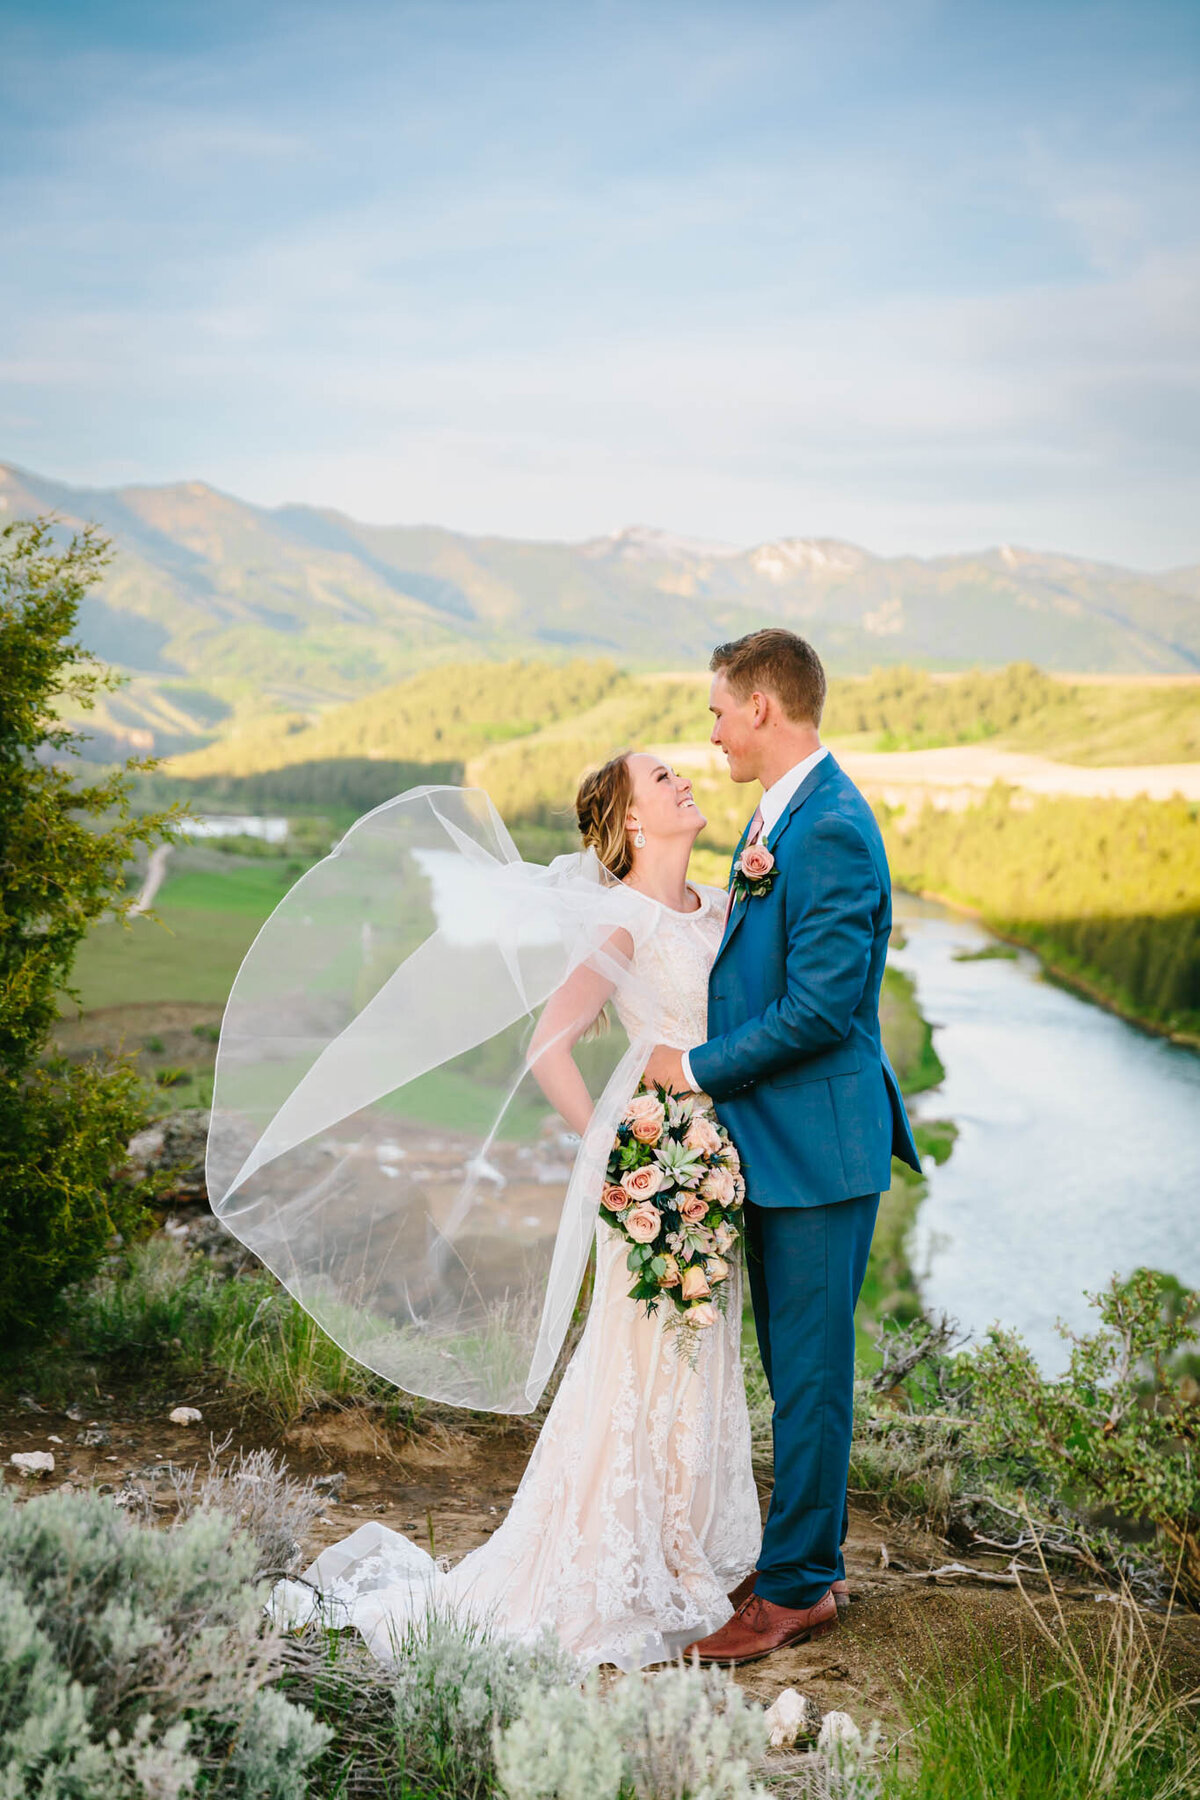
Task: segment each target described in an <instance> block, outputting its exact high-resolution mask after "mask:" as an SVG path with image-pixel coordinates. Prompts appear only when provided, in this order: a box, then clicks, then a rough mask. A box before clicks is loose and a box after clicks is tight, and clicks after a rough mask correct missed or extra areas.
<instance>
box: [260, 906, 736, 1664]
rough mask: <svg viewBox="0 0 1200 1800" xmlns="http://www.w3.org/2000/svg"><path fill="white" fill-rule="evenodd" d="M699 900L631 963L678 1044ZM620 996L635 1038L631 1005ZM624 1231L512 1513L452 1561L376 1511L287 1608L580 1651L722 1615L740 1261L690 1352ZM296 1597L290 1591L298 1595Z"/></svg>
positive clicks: (671, 1647) (678, 1639)
mask: <svg viewBox="0 0 1200 1800" xmlns="http://www.w3.org/2000/svg"><path fill="white" fill-rule="evenodd" d="M700 893H701V900H702V905H701V907H700V909H699V911H698V912H696V913H675V912H672V911H671V909H669V908H666V907H663V908H662V909H661V915H662V916H661V919H660V921H659V924H658V926H657V927H656V929H655V930H654V932H653V933H652V934H651V936H650V937H649V939H648V941H647V942H645V943H643V944H641V945H639V947H638V950H637V953H636V959H635V960H636V966H637V969H638V973H639V975H640V976H641V977H643V978H647V977H649V978H650V979H651V980H652V982H653V985H654V987H655V989H656V990H657V992H658V997H659V999H660V1001H663V1002H669V1006H667V1007H666V1008H665V1010H666V1011H667V1012H668V1016H669V1017H670V1019H671V1023H672V1025H673V1027H674V1031H673V1036H674V1039H675V1041H676V1042H677V1043H678V1045H679V1047H680V1048H690V1047H691V1046H692V1045H694V1044H697V1043H699V1042H700V1041H701V1040H702V1038H703V1036H704V1035H705V1033H704V1026H705V1012H706V1006H707V981H708V971H709V968H710V966H711V963H712V958H713V956H714V955H715V953H716V948H717V945H718V944H719V942H720V938H721V929H722V923H723V913H724V903H725V896H724V894H723V893H722V892H720V891H719V890H715V889H702V890H700ZM617 1009H618V1012H620V1013H621V1014H622V1020H623V1023H625V1025H626V1027H627V1029H628V1030H629V1031H630V1034H631V1036H632V1035H633V1034H634V1032H635V1031H636V1028H637V1023H638V1022H637V1020H636V1019H633V1018H629V1017H627V1016H626V1013H625V1011H624V1010H623V1008H622V1002H621V996H620V995H619V994H618V996H617ZM628 1288H629V1273H628V1270H627V1268H626V1266H625V1254H624V1247H623V1242H622V1240H621V1239H620V1238H619V1237H618V1236H617V1234H616V1233H615V1232H613V1231H611V1230H610V1229H609V1228H608V1227H607V1226H606V1225H604V1224H599V1225H598V1226H597V1254H596V1278H595V1286H594V1290H593V1295H592V1301H591V1305H590V1307H589V1310H588V1315H587V1322H586V1325H585V1327H584V1332H583V1336H582V1338H581V1340H580V1343H579V1346H578V1348H577V1349H576V1351H575V1354H574V1356H573V1357H572V1358H571V1361H570V1363H569V1364H568V1366H567V1369H566V1372H565V1374H564V1376H563V1379H562V1383H561V1385H560V1387H559V1390H558V1392H557V1394H556V1395H555V1398H554V1401H553V1403H552V1405H551V1407H550V1410H549V1412H548V1414H547V1417H546V1421H545V1423H544V1425H543V1427H542V1430H541V1433H540V1435H539V1437H538V1440H537V1444H536V1445H535V1447H534V1450H533V1454H532V1456H531V1457H530V1460H529V1464H528V1466H527V1468H526V1470H525V1474H524V1476H523V1478H522V1480H521V1484H520V1486H519V1488H518V1490H517V1493H516V1495H515V1497H514V1499H513V1502H512V1506H511V1508H510V1510H509V1513H508V1516H507V1517H506V1518H505V1520H504V1521H503V1523H502V1524H501V1525H500V1526H499V1527H498V1529H497V1530H496V1531H495V1533H494V1534H493V1535H492V1536H491V1537H490V1538H489V1539H488V1540H487V1542H486V1543H484V1544H481V1545H480V1546H479V1547H478V1548H477V1549H476V1550H473V1551H471V1552H470V1554H469V1555H467V1556H466V1557H464V1558H463V1560H462V1561H461V1562H460V1563H459V1564H458V1565H457V1566H456V1567H455V1568H453V1569H451V1570H449V1571H448V1572H445V1573H443V1572H441V1571H439V1570H438V1569H437V1568H436V1566H435V1565H434V1563H433V1562H432V1561H431V1559H430V1558H429V1557H428V1556H427V1555H426V1553H425V1552H424V1551H423V1550H421V1549H420V1548H419V1547H418V1546H417V1545H415V1544H413V1543H412V1542H411V1541H410V1540H409V1539H407V1538H405V1537H403V1536H402V1535H401V1534H400V1533H398V1532H395V1531H392V1530H390V1529H389V1528H388V1527H387V1526H385V1525H381V1524H379V1523H371V1524H366V1525H363V1526H361V1527H360V1528H359V1530H358V1531H356V1532H354V1533H353V1535H352V1536H351V1537H349V1538H347V1539H345V1540H343V1542H341V1543H340V1544H336V1545H334V1546H332V1547H331V1548H330V1549H328V1550H325V1551H322V1553H321V1554H320V1556H318V1557H317V1559H316V1561H315V1562H314V1563H313V1564H312V1566H311V1568H310V1569H308V1570H307V1571H306V1573H305V1576H304V1578H303V1580H304V1582H305V1583H307V1584H310V1586H309V1588H308V1590H307V1592H306V1591H305V1589H303V1588H301V1587H300V1586H299V1584H293V1583H289V1584H285V1591H282V1592H281V1593H280V1596H279V1602H278V1605H279V1606H280V1607H282V1609H283V1611H284V1612H285V1615H286V1614H287V1613H289V1612H290V1614H291V1616H292V1617H295V1616H297V1612H298V1611H299V1612H301V1613H302V1612H303V1611H304V1610H306V1609H307V1608H308V1607H311V1604H312V1599H311V1591H312V1589H316V1590H317V1591H318V1592H319V1594H320V1596H321V1605H322V1611H323V1613H324V1616H325V1617H326V1618H327V1620H328V1622H329V1623H332V1624H338V1625H353V1626H355V1627H356V1628H357V1629H358V1630H359V1631H360V1632H361V1633H362V1635H363V1636H364V1638H365V1639H366V1641H367V1643H368V1644H369V1645H370V1647H371V1649H372V1650H373V1651H374V1652H375V1653H376V1655H378V1656H380V1657H387V1656H388V1655H390V1654H391V1651H392V1645H393V1642H394V1640H395V1638H396V1636H397V1635H398V1634H399V1633H401V1632H402V1631H403V1629H404V1627H405V1626H406V1624H408V1623H409V1622H411V1621H412V1620H413V1619H414V1618H417V1617H419V1616H420V1615H421V1614H422V1613H424V1612H426V1611H429V1610H431V1609H436V1610H437V1611H438V1612H439V1613H454V1614H456V1615H457V1616H459V1617H464V1618H466V1617H469V1618H472V1619H477V1620H480V1621H486V1622H487V1623H488V1624H489V1625H490V1626H491V1628H492V1629H494V1630H496V1631H498V1632H500V1633H501V1634H503V1635H504V1636H508V1637H514V1638H518V1639H521V1640H526V1641H528V1640H532V1639H534V1638H536V1637H538V1636H539V1635H540V1634H541V1633H542V1632H543V1631H544V1630H546V1629H547V1628H548V1629H550V1630H551V1631H553V1632H554V1633H555V1635H556V1636H557V1637H558V1639H559V1640H560V1642H561V1643H562V1645H563V1647H564V1648H565V1649H567V1650H569V1651H570V1652H572V1653H573V1654H574V1655H575V1656H577V1657H578V1658H579V1660H580V1662H581V1663H582V1664H584V1665H585V1666H589V1667H592V1666H595V1665H597V1664H599V1663H615V1664H616V1665H617V1666H618V1667H620V1668H623V1669H633V1668H639V1667H642V1666H644V1665H646V1664H648V1663H653V1662H661V1661H664V1660H666V1659H669V1658H671V1657H673V1656H675V1655H676V1654H677V1653H678V1652H679V1651H680V1650H681V1649H682V1648H683V1646H684V1645H685V1644H686V1643H688V1642H690V1641H691V1640H692V1639H693V1638H696V1637H701V1636H703V1635H705V1634H706V1633H707V1632H710V1631H713V1630H715V1629H716V1628H717V1627H718V1626H719V1625H721V1624H722V1623H724V1621H725V1620H726V1619H727V1618H728V1617H729V1615H730V1606H729V1603H728V1600H727V1598H726V1595H727V1593H728V1591H729V1589H730V1588H732V1587H733V1586H734V1585H735V1584H736V1583H737V1582H738V1581H740V1580H741V1579H742V1577H743V1576H744V1575H746V1574H747V1573H748V1572H749V1570H750V1569H752V1568H753V1567H754V1563H755V1560H756V1558H757V1555H758V1549H759V1544H760V1540H761V1535H762V1533H761V1523H760V1513H759V1504H758V1494H757V1490H756V1488H755V1484H754V1478H753V1474H752V1472H751V1465H750V1421H749V1416H748V1413H747V1409H746V1397H745V1389H744V1386H743V1380H742V1367H741V1317H742V1270H741V1267H740V1264H735V1265H734V1266H733V1267H732V1268H731V1270H730V1275H729V1280H728V1295H727V1308H726V1311H725V1312H724V1314H722V1315H719V1316H718V1318H717V1320H716V1322H715V1324H713V1325H712V1326H711V1327H710V1328H708V1329H707V1330H706V1331H705V1332H703V1333H702V1334H701V1337H700V1341H699V1344H698V1347H697V1354H696V1356H695V1358H694V1366H692V1364H691V1363H690V1362H689V1360H688V1358H687V1357H685V1356H683V1355H681V1354H680V1353H679V1350H678V1349H677V1347H676V1345H675V1343H674V1342H673V1334H672V1333H671V1331H670V1330H669V1329H668V1328H667V1327H666V1326H665V1324H664V1321H663V1319H662V1318H661V1317H658V1316H656V1317H650V1318H647V1317H646V1315H645V1313H644V1311H643V1309H642V1308H640V1307H638V1306H635V1304H634V1303H633V1302H632V1301H631V1300H630V1299H629V1297H628ZM297 1603H299V1604H297Z"/></svg>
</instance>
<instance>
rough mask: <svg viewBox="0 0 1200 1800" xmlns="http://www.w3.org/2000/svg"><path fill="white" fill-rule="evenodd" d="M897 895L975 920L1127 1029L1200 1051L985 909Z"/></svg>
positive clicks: (949, 899)
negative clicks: (1055, 957) (1130, 1027)
mask: <svg viewBox="0 0 1200 1800" xmlns="http://www.w3.org/2000/svg"><path fill="white" fill-rule="evenodd" d="M897 891H898V892H900V893H911V897H912V898H913V899H915V900H929V901H932V902H933V903H934V904H935V905H937V906H944V907H945V908H946V910H947V912H952V913H957V914H958V915H959V917H960V918H964V919H972V920H974V921H975V922H976V923H977V924H979V925H982V926H983V927H984V929H985V930H987V931H988V932H990V933H991V935H992V937H994V938H999V939H1000V941H1001V943H1003V944H1012V945H1013V946H1014V947H1015V948H1016V949H1019V950H1028V951H1029V952H1030V954H1031V955H1033V956H1036V957H1037V959H1038V962H1039V964H1040V965H1041V971H1042V974H1043V975H1044V976H1045V978H1046V980H1047V981H1053V982H1056V983H1057V984H1058V985H1059V987H1064V988H1066V989H1067V990H1068V991H1069V992H1070V993H1072V994H1078V995H1079V996H1080V998H1081V999H1083V1000H1087V1001H1090V1003H1091V1004H1092V1005H1093V1006H1099V1007H1103V1009H1104V1011H1105V1012H1109V1013H1112V1014H1113V1015H1114V1016H1115V1017H1116V1018H1118V1019H1123V1020H1124V1021H1125V1023H1126V1024H1127V1025H1133V1026H1135V1027H1136V1029H1137V1030H1138V1031H1145V1032H1147V1033H1148V1034H1149V1035H1150V1036H1151V1037H1157V1038H1165V1039H1166V1041H1167V1042H1168V1043H1171V1044H1179V1045H1181V1046H1182V1047H1183V1048H1184V1049H1185V1050H1195V1051H1200V1033H1198V1032H1193V1031H1180V1030H1178V1029H1172V1028H1171V1027H1170V1026H1168V1025H1163V1024H1160V1023H1158V1021H1157V1020H1154V1019H1148V1018H1146V1017H1145V1016H1144V1015H1143V1014H1141V1013H1139V1012H1137V1011H1136V1010H1135V1009H1134V1008H1133V1007H1132V1006H1130V1005H1128V1004H1127V1003H1126V1002H1125V1001H1122V1000H1119V999H1118V998H1117V997H1116V996H1115V995H1114V994H1112V993H1110V992H1109V991H1108V989H1107V988H1104V987H1101V986H1100V984H1099V983H1098V982H1096V981H1094V980H1091V979H1090V978H1089V977H1088V976H1086V975H1083V974H1081V973H1080V972H1079V971H1078V970H1077V969H1072V968H1069V967H1067V965H1066V964H1065V963H1063V962H1061V961H1056V960H1055V959H1054V957H1053V956H1051V955H1048V954H1047V953H1046V951H1045V950H1044V949H1043V948H1041V946H1040V945H1039V944H1038V943H1037V942H1036V941H1035V940H1034V938H1033V937H1032V936H1031V935H1030V934H1029V933H1028V932H1021V931H1019V930H1016V929H1014V928H1013V926H1011V925H1007V924H1003V923H1000V922H998V921H997V920H996V919H994V918H992V917H991V916H990V915H989V913H988V912H986V911H985V910H983V909H982V908H980V907H978V906H970V905H968V903H967V902H966V901H965V900H961V899H958V898H957V897H956V896H955V895H953V894H942V893H938V892H936V891H935V890H934V889H933V888H919V889H917V890H915V891H913V890H910V889H907V888H901V889H898V890H897Z"/></svg>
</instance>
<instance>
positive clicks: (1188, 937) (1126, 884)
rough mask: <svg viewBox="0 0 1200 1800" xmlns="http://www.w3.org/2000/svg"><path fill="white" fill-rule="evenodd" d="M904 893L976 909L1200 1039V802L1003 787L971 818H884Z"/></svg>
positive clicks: (1094, 983)
mask: <svg viewBox="0 0 1200 1800" xmlns="http://www.w3.org/2000/svg"><path fill="white" fill-rule="evenodd" d="M883 826H884V839H885V842H886V844H887V850H888V858H889V860H890V862H891V866H892V873H893V876H894V878H895V880H896V881H897V883H898V884H899V885H900V886H901V887H906V888H909V889H912V890H914V891H916V892H922V891H927V892H931V893H936V894H940V895H943V896H945V898H947V899H948V900H951V901H957V902H960V903H962V904H965V905H968V906H971V907H973V908H976V909H978V910H979V911H980V912H981V913H982V914H983V916H984V918H985V919H986V920H987V921H988V922H989V923H990V924H992V925H994V926H996V927H997V928H998V929H999V930H1000V931H1002V932H1004V933H1007V934H1009V935H1010V936H1012V937H1014V938H1017V939H1019V940H1020V941H1022V942H1023V943H1027V944H1029V945H1031V946H1032V947H1033V948H1034V949H1035V950H1037V951H1038V952H1039V953H1040V954H1041V955H1042V956H1043V957H1044V958H1045V959H1046V960H1047V961H1048V962H1049V963H1050V964H1051V965H1053V966H1055V967H1057V968H1058V969H1060V970H1061V971H1062V972H1063V973H1064V974H1066V975H1068V976H1073V977H1075V978H1077V979H1078V980H1080V981H1081V982H1083V983H1084V984H1086V985H1087V986H1089V987H1091V988H1093V989H1094V990H1095V991H1096V992H1097V993H1099V994H1100V995H1102V996H1103V997H1104V998H1106V999H1108V1000H1110V1001H1112V1002H1113V1003H1114V1004H1115V1005H1117V1006H1118V1007H1119V1008H1121V1009H1122V1010H1124V1011H1126V1012H1130V1013H1132V1014H1134V1015H1135V1016H1136V1017H1138V1018H1140V1019H1143V1020H1146V1021H1147V1022H1149V1023H1153V1024H1155V1025H1159V1026H1163V1027H1167V1028H1170V1029H1174V1030H1178V1031H1182V1032H1186V1033H1188V1034H1192V1035H1200V807H1197V806H1194V805H1192V804H1190V803H1188V802H1187V801H1184V800H1181V799H1175V800H1170V801H1158V800H1148V799H1146V798H1145V797H1144V796H1141V797H1139V798H1138V799H1135V800H1080V799H1065V798H1063V799H1060V798H1054V799H1050V798H1043V799H1038V800H1034V801H1032V802H1031V801H1030V800H1029V798H1028V797H1027V796H1025V795H1022V794H1018V793H1016V792H1014V791H1013V790H1012V789H1011V788H1006V787H1004V786H1002V785H1001V784H999V783H997V785H996V786H995V787H994V788H993V789H992V790H991V792H990V793H989V794H988V795H987V797H986V798H985V799H984V801H983V802H982V804H980V805H978V806H973V807H970V808H968V809H967V810H966V811H965V812H949V811H938V810H936V809H935V808H934V807H932V806H926V807H925V808H924V809H923V811H921V812H920V813H919V814H918V815H917V816H916V817H915V819H914V818H911V817H908V816H906V815H902V814H895V813H887V812H885V813H884V817H883Z"/></svg>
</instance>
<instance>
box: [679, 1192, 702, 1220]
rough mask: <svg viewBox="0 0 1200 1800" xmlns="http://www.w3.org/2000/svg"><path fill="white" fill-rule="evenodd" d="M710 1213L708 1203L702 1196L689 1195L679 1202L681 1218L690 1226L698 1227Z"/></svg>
mask: <svg viewBox="0 0 1200 1800" xmlns="http://www.w3.org/2000/svg"><path fill="white" fill-rule="evenodd" d="M707 1213H708V1201H707V1200H705V1199H704V1197H703V1196H702V1195H700V1194H688V1195H687V1196H686V1197H685V1198H684V1199H682V1200H681V1201H680V1202H679V1216H680V1218H681V1219H684V1220H686V1221H687V1223H688V1224H689V1225H698V1224H699V1223H700V1221H701V1219H703V1218H705V1217H706V1215H707Z"/></svg>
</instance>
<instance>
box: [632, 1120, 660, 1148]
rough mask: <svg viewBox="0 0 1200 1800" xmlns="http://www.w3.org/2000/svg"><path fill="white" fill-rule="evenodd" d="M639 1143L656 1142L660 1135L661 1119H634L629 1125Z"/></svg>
mask: <svg viewBox="0 0 1200 1800" xmlns="http://www.w3.org/2000/svg"><path fill="white" fill-rule="evenodd" d="M630 1130H631V1131H632V1132H633V1135H634V1137H635V1138H636V1139H637V1141H638V1143H639V1144H657V1142H658V1140H659V1138H660V1137H661V1136H662V1131H663V1128H662V1120H661V1119H635V1120H634V1121H633V1124H632V1125H631V1126H630Z"/></svg>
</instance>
